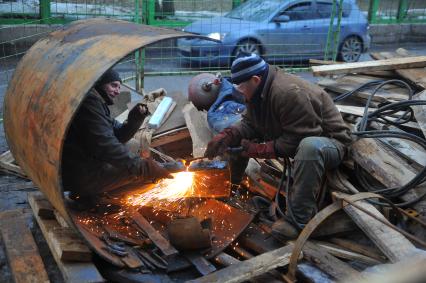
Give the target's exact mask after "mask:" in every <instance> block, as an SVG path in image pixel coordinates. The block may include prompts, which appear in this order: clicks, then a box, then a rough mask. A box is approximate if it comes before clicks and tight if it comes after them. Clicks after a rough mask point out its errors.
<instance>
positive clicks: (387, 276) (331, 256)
mask: <svg viewBox="0 0 426 283" xmlns="http://www.w3.org/2000/svg"><path fill="white" fill-rule="evenodd" d="M372 57H373V58H375V59H382V60H378V61H371V62H361V63H350V64H335V62H332V64H330V65H325V64H326V63H327V62H325V61H318V60H315V61H314V60H312V63H315V64H322V66H315V67H312V69H313V73H314V75H322V76H328V77H327V78H322V79H320V80H319V82H318V84H319V85H320V86H321V87H323V88H324V89H325V90H326V91H327V92H328V93H329V94H330V95H331V96H332V97H333V98H334V99H335V101H336V104H337V105H338V108H339V110H340V112H341V113H342V115H343V117H344V120H345V121H346V122H347V123H348V124H349V125H350V126H351V128H352V129H353V132H354V134H355V135H356V136H357V137H358V139H357V140H356V141H355V142H354V144H353V145H352V148H351V154H350V156H349V158H347V160H345V162H344V163H343V164H342V165H341V166H340V168H339V170H336V171H334V172H329V173H328V174H327V183H326V185H327V187H328V189H329V190H328V191H329V192H330V194H329V196H327V197H325V200H324V201H323V202H322V204H321V207H320V208H321V209H322V210H320V211H319V213H318V214H317V215H316V216H315V217H314V218H313V219H312V221H311V222H309V223H308V224H307V225H306V227H305V229H304V230H303V231H302V232H301V234H300V236H299V237H298V239H297V240H291V239H283V238H277V237H275V236H274V235H273V234H272V233H271V224H272V221H273V220H274V219H275V217H276V216H274V214H273V213H271V211H272V210H271V209H270V208H271V207H272V208H273V207H274V205H275V206H277V205H278V206H279V205H282V203H281V202H280V199H283V198H282V197H285V193H284V190H281V188H280V180H281V177H282V175H283V174H286V166H287V165H288V164H285V163H284V162H282V161H281V160H255V159H251V160H250V162H249V166H248V168H247V170H246V173H247V176H248V178H247V185H246V186H247V188H248V190H247V191H242V190H240V191H238V190H236V191H230V184H229V182H228V179H229V172H228V168H227V167H226V163H221V162H216V163H209V162H203V161H200V162H195V161H194V162H193V163H191V164H190V166H188V167H187V168H186V170H185V171H184V172H180V173H177V174H184V175H181V176H180V177H179V179H178V181H176V180H175V183H170V182H169V181H164V183H160V184H153V185H149V186H148V185H147V186H145V187H140V188H138V189H137V190H135V189H133V190H131V191H123V192H119V193H117V194H115V195H107V196H105V197H104V198H102V200H100V201H99V203H98V205H97V207H94V208H93V209H91V210H89V211H76V210H74V211H70V214H71V216H72V217H73V220H74V224H75V225H77V227H78V230H79V231H80V233H81V234H82V235H83V236H84V238H85V239H86V241H89V242H90V246H91V248H92V249H94V250H95V251H96V254H97V255H100V256H101V258H102V259H103V260H97V261H96V265H97V268H99V269H100V271H101V273H102V275H103V276H105V277H107V278H108V279H109V280H113V281H126V280H127V281H132V282H144V281H147V280H150V281H161V282H168V281H171V280H175V281H187V280H191V282H243V281H250V282H264V281H267V282H283V281H285V282H294V281H295V280H296V279H297V280H298V281H299V282H333V281H345V282H349V281H350V282H377V280H379V279H380V280H383V281H384V282H415V280H419V278H420V279H422V278H424V276H425V270H424V268H421V267H422V266H425V263H426V255H425V252H424V251H423V250H424V249H426V230H425V227H426V221H425V220H426V199H423V197H424V196H425V195H426V185H425V184H423V183H422V182H423V181H424V180H425V165H426V150H425V149H426V142H425V136H426V106H425V100H426V91H425V89H426V69H425V68H424V67H425V66H426V58H425V57H411V56H409V54H407V52H406V51H405V50H402V49H399V50H397V51H396V52H392V53H378V54H372ZM170 96H171V97H173V99H174V100H175V101H176V106H174V110H173V109H172V110H171V111H170V113H168V114H167V115H166V116H167V117H169V118H168V119H167V117H166V118H165V121H163V123H162V125H161V126H159V127H158V128H157V129H155V131H150V132H149V133H148V136H149V143H150V146H149V147H150V148H151V151H152V152H153V155H154V156H155V157H156V158H157V159H158V160H165V161H167V160H175V159H176V158H183V159H189V158H197V157H201V156H202V155H203V153H204V150H205V148H206V145H207V143H208V141H209V140H210V139H211V137H212V134H211V132H210V130H209V127H208V125H207V121H206V113H205V112H201V111H198V110H197V109H196V108H195V107H194V106H193V105H192V104H191V103H190V104H187V101H185V100H183V99H182V97H183V96H182V95H181V94H179V93H175V94H170ZM407 101H408V102H407ZM422 101H423V102H422ZM417 102H419V103H417ZM410 109H411V110H410ZM143 132H144V129H142V131H141V133H140V136H141V137H145V138H146V136H147V134H146V133H145V134H144V133H143ZM5 156H6V155H5ZM8 158H9V159H8V161H7V164H8V166H5V167H4V168H5V169H6V170H12V169H14V170H15V169H16V170H15V171H16V172H20V171H19V167H18V168H16V167H17V165H16V164H13V160H10V156H8ZM10 164H13V166H11V165H10ZM0 166H2V163H1V162H0ZM17 170H18V171H17ZM188 178H189V179H188ZM188 182H189V185H187V184H188ZM194 183H195V184H198V185H199V188H198V189H194V187H193V186H192V184H194ZM162 186H163V187H162ZM171 186H175V187H174V188H175V189H171ZM259 196H261V197H262V198H261V200H262V201H257V200H259V199H260V198H259ZM382 196H384V197H386V198H383V197H382ZM29 199H30V204H31V207H32V209H33V212H34V215H35V217H36V220H37V222H38V224H39V226H40V227H41V229H42V232H43V234H44V236H45V239H46V241H47V242H48V244H49V247H50V248H51V251H52V254H53V255H54V257H55V260H56V261H57V263H58V266H59V267H60V269H61V271H62V273H63V275H64V278H65V280H66V281H67V282H93V281H99V280H101V279H99V278H100V275H99V274H98V273H97V271H96V269H93V268H94V266H93V265H91V267H90V268H92V269H90V268H89V269H88V267H87V264H89V263H88V262H87V261H90V264H92V263H91V261H92V253H91V252H90V250H89V249H88V248H87V247H86V246H85V244H84V242H83V241H81V240H76V239H79V238H80V235H79V233H77V232H76V231H75V230H74V228H73V227H72V226H70V225H69V224H68V223H66V221H64V220H63V219H62V218H61V216H60V215H59V213H57V212H56V211H55V210H54V209H53V208H52V207H51V206H50V204H49V203H48V202H47V200H45V199H43V197H42V196H41V195H40V194H31V195H30V196H29ZM388 199H390V200H391V201H392V202H391V203H388V202H387V200H388ZM271 204H272V205H271ZM394 204H396V206H395V205H394ZM9 216H10V215H9ZM9 216H7V215H3V216H2V219H7V218H8V217H9ZM13 217H15V216H13ZM9 219H11V217H9ZM2 221H3V220H2ZM4 223H6V222H4ZM7 223H9V222H7ZM0 226H1V225H0ZM0 228H1V227H0ZM1 230H2V234H3V240H4V241H9V245H11V242H12V238H13V237H12V236H11V235H8V233H6V232H5V231H6V229H1ZM65 239H68V242H67V241H66V240H65ZM72 239H74V240H72ZM71 241H74V244H72V245H71V244H70V242H71ZM16 249H17V247H16V246H15V247H13V249H12V248H10V249H8V245H7V243H6V250H7V252H8V253H10V254H11V255H12V258H13V251H15V250H16ZM15 258H16V257H15ZM83 261H85V263H83ZM384 263H392V265H389V266H385V265H383V264H384ZM76 266H79V267H80V268H81V267H82V266H85V269H80V270H79V269H78V268H77V267H76ZM13 268H14V267H13V266H12V269H13ZM16 270H19V266H18V267H16ZM83 270H84V271H87V270H90V272H86V273H85V274H86V275H88V274H91V276H92V277H91V278H83V277H82V276H80V275H81V274H82V273H81V272H82V271H83ZM94 270H95V271H94ZM296 271H297V273H296ZM79 272H80V273H79ZM40 274H41V273H40ZM42 275H43V274H42ZM40 276H41V275H40ZM43 276H45V275H43ZM89 277H90V276H89Z"/></svg>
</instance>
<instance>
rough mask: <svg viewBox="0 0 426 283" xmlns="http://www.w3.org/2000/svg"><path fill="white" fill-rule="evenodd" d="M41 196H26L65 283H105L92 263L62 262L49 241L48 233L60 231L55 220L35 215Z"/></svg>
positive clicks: (33, 194) (31, 194) (32, 194)
mask: <svg viewBox="0 0 426 283" xmlns="http://www.w3.org/2000/svg"><path fill="white" fill-rule="evenodd" d="M40 196H41V194H40V193H38V192H34V193H30V194H28V202H29V204H30V206H31V208H32V209H33V211H34V217H35V219H36V221H37V223H38V225H39V227H40V229H41V231H42V233H43V236H44V238H45V239H46V242H47V244H48V246H49V248H50V251H51V252H52V255H53V258H54V259H55V261H56V264H57V266H58V268H59V270H60V271H61V273H62V276H63V277H64V279H65V281H66V282H67V283H74V282H75V283H86V282H87V283H95V282H105V280H104V278H103V277H102V276H101V274H100V273H99V271H98V269H97V268H96V267H95V265H94V264H93V263H89V262H64V261H62V260H61V258H60V255H59V254H58V253H57V252H56V251H57V250H56V249H55V247H54V245H53V242H52V241H51V240H49V239H50V236H49V232H50V231H54V230H57V229H62V227H61V226H60V225H59V223H58V222H57V221H56V219H42V218H41V217H40V216H38V215H37V214H36V212H35V211H37V210H36V208H37V203H38V202H39V199H40Z"/></svg>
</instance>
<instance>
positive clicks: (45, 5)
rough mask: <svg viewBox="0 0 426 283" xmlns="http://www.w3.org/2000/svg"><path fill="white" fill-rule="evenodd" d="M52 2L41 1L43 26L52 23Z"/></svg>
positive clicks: (47, 0)
mask: <svg viewBox="0 0 426 283" xmlns="http://www.w3.org/2000/svg"><path fill="white" fill-rule="evenodd" d="M50 16H51V13H50V0H40V19H41V22H42V23H43V24H48V23H49V22H50Z"/></svg>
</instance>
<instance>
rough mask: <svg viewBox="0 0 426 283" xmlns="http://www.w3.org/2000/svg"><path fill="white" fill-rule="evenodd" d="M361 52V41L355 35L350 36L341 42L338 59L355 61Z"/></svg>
mask: <svg viewBox="0 0 426 283" xmlns="http://www.w3.org/2000/svg"><path fill="white" fill-rule="evenodd" d="M361 54H362V41H361V39H360V38H359V37H357V36H350V37H348V38H346V39H345V40H344V41H343V42H342V46H341V47H340V52H339V60H340V61H344V62H357V61H358V60H359V57H361Z"/></svg>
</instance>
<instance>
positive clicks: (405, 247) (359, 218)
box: [333, 192, 416, 262]
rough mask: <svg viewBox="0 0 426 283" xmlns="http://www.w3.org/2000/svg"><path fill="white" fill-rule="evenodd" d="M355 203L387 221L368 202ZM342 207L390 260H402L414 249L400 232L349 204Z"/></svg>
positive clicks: (339, 194) (340, 195)
mask: <svg viewBox="0 0 426 283" xmlns="http://www.w3.org/2000/svg"><path fill="white" fill-rule="evenodd" d="M333 194H335V195H336V196H338V197H345V196H348V195H347V194H344V193H338V192H334V193H333ZM357 204H358V205H359V206H361V207H362V208H364V209H365V210H368V211H369V212H371V213H373V214H374V215H375V216H376V217H378V218H380V219H383V220H385V221H387V219H386V218H385V217H384V216H383V215H382V214H381V213H380V212H379V211H378V210H377V209H376V208H375V207H374V206H372V205H371V204H370V203H368V202H366V201H358V202H357ZM343 209H344V210H345V212H346V213H347V214H348V215H349V216H350V217H351V218H352V219H353V220H354V222H355V223H356V224H357V225H358V226H359V228H361V230H362V231H364V233H365V234H366V235H367V236H368V237H369V238H370V240H372V241H373V243H375V244H376V245H377V247H378V248H379V249H380V250H381V251H382V252H383V254H385V255H386V256H387V257H388V258H389V260H390V261H391V262H398V261H400V260H403V259H404V258H405V257H407V256H408V255H410V254H411V253H413V252H414V251H415V250H416V247H415V246H414V245H413V244H412V243H411V242H410V241H409V240H408V239H407V238H405V237H404V236H403V235H402V234H400V233H399V232H397V231H396V230H394V229H392V228H390V227H388V226H386V225H385V224H383V223H381V222H379V221H378V220H376V219H374V218H372V217H371V216H369V215H367V214H366V213H364V212H362V211H361V210H359V209H357V208H355V207H353V206H351V205H347V206H345V207H344V208H343Z"/></svg>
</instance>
